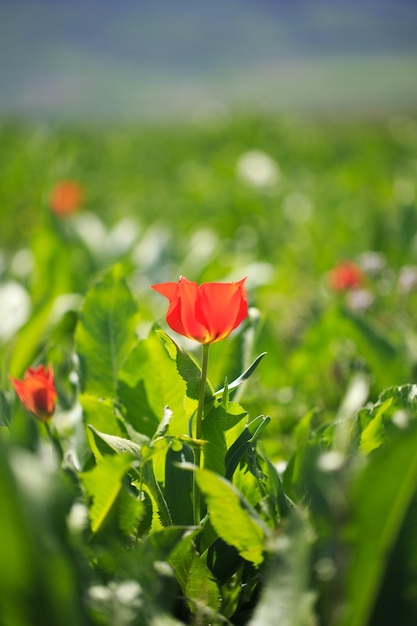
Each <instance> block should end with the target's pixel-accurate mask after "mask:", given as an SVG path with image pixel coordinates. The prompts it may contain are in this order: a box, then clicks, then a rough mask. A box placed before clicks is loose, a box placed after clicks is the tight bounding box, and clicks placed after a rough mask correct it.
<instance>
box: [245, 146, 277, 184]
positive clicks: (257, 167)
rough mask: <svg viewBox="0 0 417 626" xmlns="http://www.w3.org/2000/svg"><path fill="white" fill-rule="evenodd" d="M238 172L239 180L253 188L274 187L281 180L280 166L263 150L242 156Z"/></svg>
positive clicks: (252, 151) (251, 151)
mask: <svg viewBox="0 0 417 626" xmlns="http://www.w3.org/2000/svg"><path fill="white" fill-rule="evenodd" d="M236 170H237V174H238V176H239V178H240V179H241V180H243V181H244V182H245V183H247V184H248V185H252V186H253V187H272V186H273V185H276V183H277V182H278V181H279V179H280V170H279V166H278V164H277V163H276V161H274V159H272V158H271V157H270V156H269V155H268V154H266V153H265V152H262V151H261V150H250V151H249V152H245V153H244V154H242V155H241V156H240V157H239V160H238V162H237V166H236Z"/></svg>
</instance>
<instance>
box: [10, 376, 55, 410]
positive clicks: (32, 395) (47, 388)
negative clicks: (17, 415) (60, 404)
mask: <svg viewBox="0 0 417 626" xmlns="http://www.w3.org/2000/svg"><path fill="white" fill-rule="evenodd" d="M10 380H11V382H12V384H13V387H14V388H15V391H16V393H17V396H18V398H19V400H20V402H21V403H22V404H23V406H24V407H25V409H26V410H27V411H30V413H33V415H34V416H35V417H36V419H38V420H40V421H41V422H47V421H48V420H49V419H50V417H51V416H52V414H53V412H54V411H55V403H56V399H57V393H56V389H55V384H54V373H53V370H52V367H51V366H49V367H48V368H45V367H44V366H43V365H39V367H37V368H31V367H29V368H28V369H27V370H26V372H25V374H24V376H23V380H16V379H15V378H11V379H10Z"/></svg>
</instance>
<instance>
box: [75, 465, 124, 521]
mask: <svg viewBox="0 0 417 626" xmlns="http://www.w3.org/2000/svg"><path fill="white" fill-rule="evenodd" d="M134 460H135V457H134V456H132V455H130V454H114V455H112V456H106V457H103V458H101V459H99V461H98V463H97V465H96V466H95V467H94V468H93V469H92V470H90V471H89V472H83V473H82V474H80V479H81V483H82V484H83V485H84V487H85V489H86V491H87V494H88V495H89V497H90V498H92V501H93V503H92V506H91V508H90V522H91V530H92V531H93V533H96V532H97V531H98V530H99V529H100V527H101V526H102V524H103V522H104V521H105V519H106V516H107V515H108V513H109V512H110V509H111V508H112V506H113V504H114V502H115V500H116V498H117V496H118V494H119V492H120V489H121V487H122V479H123V477H124V475H125V474H126V472H127V471H128V470H129V468H130V467H131V465H132V462H133V461H134Z"/></svg>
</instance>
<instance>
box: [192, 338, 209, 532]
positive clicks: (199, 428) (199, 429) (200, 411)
mask: <svg viewBox="0 0 417 626" xmlns="http://www.w3.org/2000/svg"><path fill="white" fill-rule="evenodd" d="M209 348H210V344H209V343H205V344H203V360H202V363H201V379H200V392H199V396H198V408H197V419H196V432H195V437H196V439H198V440H199V439H201V438H202V433H203V415H204V403H205V397H206V383H207V372H208V356H209ZM195 464H196V466H197V467H198V468H199V467H200V466H201V448H200V447H199V445H197V446H196V448H195ZM200 521H201V511H200V491H199V489H198V487H197V481H196V479H195V477H194V523H195V525H196V526H198V525H199V524H200Z"/></svg>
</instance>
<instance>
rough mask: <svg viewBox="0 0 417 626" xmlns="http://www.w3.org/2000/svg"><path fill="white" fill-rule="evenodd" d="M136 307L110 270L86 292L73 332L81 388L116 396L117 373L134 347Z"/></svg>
mask: <svg viewBox="0 0 417 626" xmlns="http://www.w3.org/2000/svg"><path fill="white" fill-rule="evenodd" d="M137 323H138V311H137V306H136V304H135V302H134V300H133V297H132V295H131V293H130V291H129V288H128V286H127V284H126V282H125V280H124V278H123V275H122V269H121V266H119V265H116V266H115V267H113V268H112V269H111V270H110V271H109V272H108V273H107V274H106V275H105V276H104V278H102V279H101V280H99V281H98V282H97V283H96V284H95V285H94V286H93V287H92V288H91V289H90V291H89V292H88V293H87V295H86V297H85V300H84V304H83V306H82V308H81V311H80V314H79V321H78V324H77V328H76V333H75V341H76V349H77V352H78V355H79V359H80V370H81V377H80V378H81V388H82V390H83V391H85V392H88V393H90V394H93V395H97V396H102V397H105V398H109V397H110V398H116V397H117V384H118V377H119V373H120V371H121V369H122V367H123V365H124V363H125V361H126V359H127V357H128V355H129V354H130V352H131V350H132V348H133V346H134V345H135V344H136V341H137V338H136V332H135V331H136V327H137Z"/></svg>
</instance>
